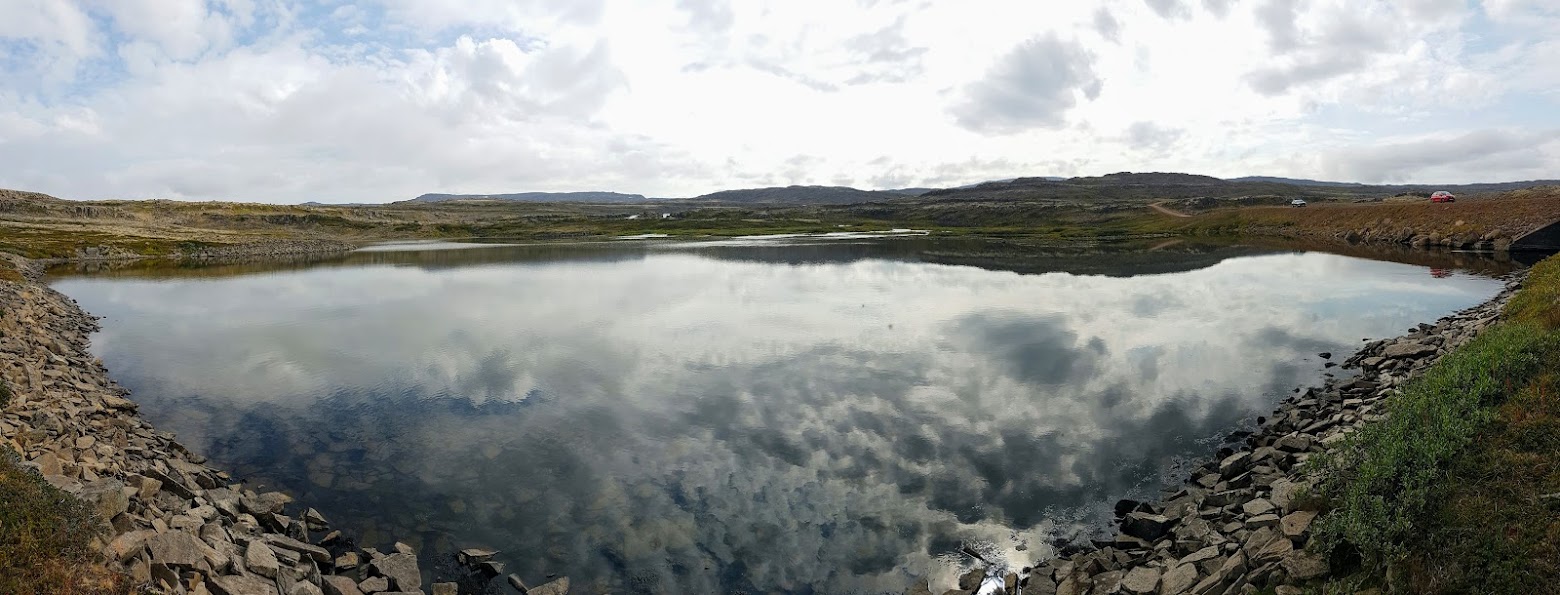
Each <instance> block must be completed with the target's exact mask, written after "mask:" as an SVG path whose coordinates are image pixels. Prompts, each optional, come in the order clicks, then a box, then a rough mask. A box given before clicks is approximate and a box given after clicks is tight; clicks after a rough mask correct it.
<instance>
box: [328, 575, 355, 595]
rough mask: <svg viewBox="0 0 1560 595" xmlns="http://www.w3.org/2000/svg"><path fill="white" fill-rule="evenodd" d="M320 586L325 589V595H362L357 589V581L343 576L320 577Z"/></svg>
mask: <svg viewBox="0 0 1560 595" xmlns="http://www.w3.org/2000/svg"><path fill="white" fill-rule="evenodd" d="M321 579H322V580H321V581H320V585H321V586H323V587H325V595H363V590H362V589H359V588H358V585H357V581H354V580H352V579H351V578H349V577H345V576H326V577H321Z"/></svg>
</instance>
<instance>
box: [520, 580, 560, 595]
mask: <svg viewBox="0 0 1560 595" xmlns="http://www.w3.org/2000/svg"><path fill="white" fill-rule="evenodd" d="M568 593H569V577H566V576H565V577H562V578H559V579H558V580H555V581H553V582H550V583H547V584H545V585H542V586H540V587H537V588H535V589H531V590H530V591H527V592H526V595H568Z"/></svg>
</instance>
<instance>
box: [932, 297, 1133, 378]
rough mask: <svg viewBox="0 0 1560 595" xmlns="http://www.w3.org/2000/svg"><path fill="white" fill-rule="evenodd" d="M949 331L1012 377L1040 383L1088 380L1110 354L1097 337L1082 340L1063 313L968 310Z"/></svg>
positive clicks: (952, 324) (960, 342)
mask: <svg viewBox="0 0 1560 595" xmlns="http://www.w3.org/2000/svg"><path fill="white" fill-rule="evenodd" d="M947 333H948V335H949V336H950V337H952V339H953V341H954V342H955V343H957V344H959V345H960V346H961V347H962V348H964V349H967V350H970V351H973V352H975V353H980V354H984V355H986V356H988V357H990V358H991V359H992V360H993V361H995V362H997V363H999V364H1001V366H1002V368H1003V369H1005V370H1006V371H1007V373H1008V375H1009V376H1011V377H1012V378H1013V379H1015V380H1018V381H1020V382H1028V383H1034V384H1039V385H1056V384H1064V383H1071V382H1081V381H1083V380H1086V379H1088V378H1090V377H1092V376H1093V375H1094V374H1095V373H1096V372H1097V370H1098V368H1099V362H1100V359H1101V358H1102V357H1104V356H1105V355H1106V353H1107V350H1106V348H1105V345H1104V343H1101V342H1100V341H1099V339H1098V338H1095V339H1092V340H1088V341H1082V340H1080V337H1079V336H1078V333H1076V332H1073V331H1072V330H1071V329H1070V328H1068V324H1067V321H1066V319H1064V318H1062V317H1060V316H1047V317H1033V316H1029V315H1024V314H1020V313H1016V312H996V313H976V314H969V315H966V316H963V317H961V318H958V319H956V320H954V321H953V322H952V323H950V325H949V328H948V331H947Z"/></svg>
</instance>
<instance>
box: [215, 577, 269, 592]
mask: <svg viewBox="0 0 1560 595" xmlns="http://www.w3.org/2000/svg"><path fill="white" fill-rule="evenodd" d="M206 584H207V585H210V587H211V592H212V593H214V594H216V595H277V591H276V583H274V582H272V581H268V580H263V579H260V578H256V577H253V576H238V575H233V576H218V577H213V578H212V579H211V580H210V581H208V582H207V583H206Z"/></svg>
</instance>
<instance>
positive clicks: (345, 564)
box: [336, 552, 362, 570]
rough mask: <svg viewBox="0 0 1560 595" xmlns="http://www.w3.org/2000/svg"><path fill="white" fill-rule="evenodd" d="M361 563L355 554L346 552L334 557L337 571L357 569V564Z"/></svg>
mask: <svg viewBox="0 0 1560 595" xmlns="http://www.w3.org/2000/svg"><path fill="white" fill-rule="evenodd" d="M361 563H362V562H361V561H360V560H359V559H358V553H357V552H346V553H344V554H342V555H340V556H336V569H337V570H352V569H355V568H357V567H358V564H361Z"/></svg>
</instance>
